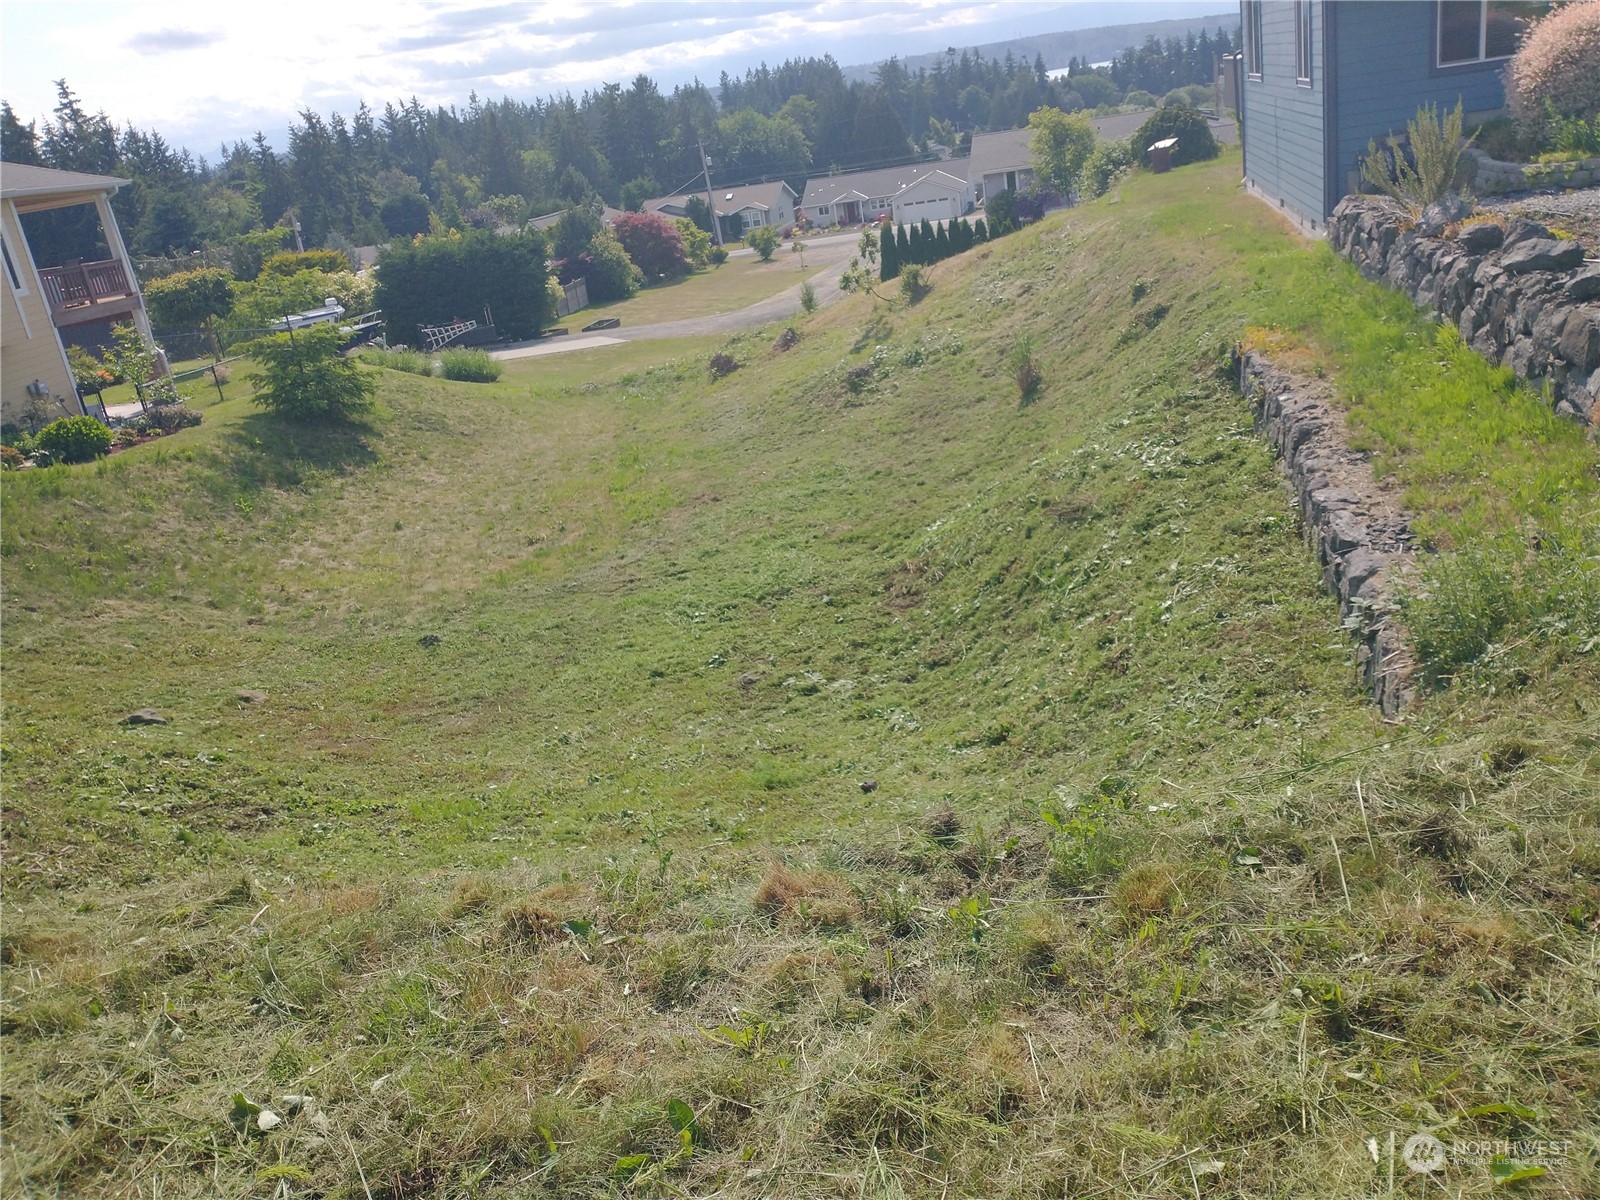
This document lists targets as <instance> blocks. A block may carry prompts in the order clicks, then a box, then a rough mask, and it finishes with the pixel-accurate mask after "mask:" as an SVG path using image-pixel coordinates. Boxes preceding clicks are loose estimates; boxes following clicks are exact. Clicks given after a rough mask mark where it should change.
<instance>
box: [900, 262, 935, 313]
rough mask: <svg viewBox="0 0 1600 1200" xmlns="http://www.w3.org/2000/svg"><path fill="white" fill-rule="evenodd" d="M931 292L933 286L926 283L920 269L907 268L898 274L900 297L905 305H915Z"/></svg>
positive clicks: (926, 279)
mask: <svg viewBox="0 0 1600 1200" xmlns="http://www.w3.org/2000/svg"><path fill="white" fill-rule="evenodd" d="M932 290H933V285H932V284H931V283H929V282H928V277H927V276H926V275H924V274H923V273H922V268H921V267H916V266H912V267H907V268H906V269H905V270H904V271H902V272H901V273H900V295H901V296H903V297H904V298H905V301H906V303H907V304H915V303H916V302H917V301H918V300H921V299H922V298H923V297H924V296H926V295H927V294H928V293H929V292H930V291H932Z"/></svg>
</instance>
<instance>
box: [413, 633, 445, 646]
mask: <svg viewBox="0 0 1600 1200" xmlns="http://www.w3.org/2000/svg"><path fill="white" fill-rule="evenodd" d="M442 641H444V639H443V638H442V637H440V636H439V635H438V634H437V633H425V634H423V635H422V636H421V637H419V638H418V639H417V645H419V646H421V647H422V648H423V649H424V650H432V649H433V648H434V647H435V646H437V645H438V644H439V643H440V642H442Z"/></svg>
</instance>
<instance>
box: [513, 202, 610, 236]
mask: <svg viewBox="0 0 1600 1200" xmlns="http://www.w3.org/2000/svg"><path fill="white" fill-rule="evenodd" d="M566 215H567V210H566V209H564V208H558V209H557V210H556V211H555V212H553V213H545V215H544V216H542V217H534V218H533V219H532V220H531V221H529V222H528V224H529V225H532V226H533V227H534V228H535V229H541V230H542V229H553V228H554V227H555V224H556V222H557V221H559V220H561V218H562V217H564V216H566ZM621 215H622V210H621V209H620V208H612V207H611V206H610V205H609V204H607V205H605V206H604V207H603V208H602V209H601V210H600V220H601V222H602V223H604V224H606V225H609V224H611V223H612V222H613V221H615V220H616V219H617V218H618V217H620V216H621ZM513 232H515V230H513Z"/></svg>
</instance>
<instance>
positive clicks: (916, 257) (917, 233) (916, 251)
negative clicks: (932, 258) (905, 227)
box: [907, 225, 928, 266]
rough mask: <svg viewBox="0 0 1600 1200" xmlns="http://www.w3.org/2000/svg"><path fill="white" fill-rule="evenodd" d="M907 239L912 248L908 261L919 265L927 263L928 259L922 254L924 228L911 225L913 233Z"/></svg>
mask: <svg viewBox="0 0 1600 1200" xmlns="http://www.w3.org/2000/svg"><path fill="white" fill-rule="evenodd" d="M907 240H908V241H909V242H910V248H911V253H910V254H909V255H908V256H907V258H908V261H910V262H914V263H917V264H918V265H919V266H920V265H921V264H923V263H926V262H927V261H928V260H927V259H926V258H924V257H923V256H922V230H921V229H920V228H918V227H917V226H916V225H913V226H912V227H911V235H910V237H909V238H908V239H907Z"/></svg>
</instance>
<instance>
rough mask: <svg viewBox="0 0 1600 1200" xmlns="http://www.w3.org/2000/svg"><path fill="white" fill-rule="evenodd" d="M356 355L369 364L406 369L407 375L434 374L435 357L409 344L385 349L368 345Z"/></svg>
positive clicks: (395, 369)
mask: <svg viewBox="0 0 1600 1200" xmlns="http://www.w3.org/2000/svg"><path fill="white" fill-rule="evenodd" d="M356 357H357V358H359V359H360V360H361V361H362V362H364V363H366V364H367V365H368V366H372V367H384V368H386V369H387V370H390V371H404V372H405V373H406V374H407V375H423V376H428V375H432V374H433V359H431V358H429V357H428V356H427V355H426V354H423V353H422V352H421V351H420V350H412V349H411V348H410V347H408V346H396V347H395V348H394V349H392V350H385V349H384V348H383V347H382V346H368V347H367V348H366V349H365V350H363V351H361V353H360V354H358V355H356Z"/></svg>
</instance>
